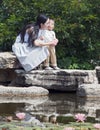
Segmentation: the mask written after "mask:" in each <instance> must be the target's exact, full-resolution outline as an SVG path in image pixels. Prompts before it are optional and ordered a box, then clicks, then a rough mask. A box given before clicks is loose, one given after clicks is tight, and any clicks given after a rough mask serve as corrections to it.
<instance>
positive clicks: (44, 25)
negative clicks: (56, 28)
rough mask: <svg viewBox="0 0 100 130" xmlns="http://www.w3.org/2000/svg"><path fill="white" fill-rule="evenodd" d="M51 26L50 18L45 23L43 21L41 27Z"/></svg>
mask: <svg viewBox="0 0 100 130" xmlns="http://www.w3.org/2000/svg"><path fill="white" fill-rule="evenodd" d="M48 26H49V19H47V21H46V22H45V23H44V24H43V23H41V29H48Z"/></svg>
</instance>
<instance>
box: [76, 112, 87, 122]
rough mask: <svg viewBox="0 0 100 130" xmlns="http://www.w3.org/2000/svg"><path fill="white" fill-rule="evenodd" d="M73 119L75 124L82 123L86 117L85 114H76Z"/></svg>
mask: <svg viewBox="0 0 100 130" xmlns="http://www.w3.org/2000/svg"><path fill="white" fill-rule="evenodd" d="M75 119H76V120H77V122H84V120H86V116H85V114H81V113H78V114H76V115H75Z"/></svg>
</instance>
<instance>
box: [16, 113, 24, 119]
mask: <svg viewBox="0 0 100 130" xmlns="http://www.w3.org/2000/svg"><path fill="white" fill-rule="evenodd" d="M16 116H17V118H18V119H19V120H23V119H24V118H25V113H23V112H22V113H17V114H16Z"/></svg>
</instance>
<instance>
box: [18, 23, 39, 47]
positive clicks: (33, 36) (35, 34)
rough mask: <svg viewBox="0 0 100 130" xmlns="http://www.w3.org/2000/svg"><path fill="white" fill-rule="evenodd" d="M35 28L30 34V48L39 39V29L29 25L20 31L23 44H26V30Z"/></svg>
mask: <svg viewBox="0 0 100 130" xmlns="http://www.w3.org/2000/svg"><path fill="white" fill-rule="evenodd" d="M31 27H33V30H32V31H31V32H30V33H28V35H29V38H28V44H29V46H33V44H34V41H35V40H36V39H37V38H38V29H37V27H36V26H35V25H34V24H28V25H26V26H24V27H23V29H22V30H21V31H20V37H21V41H20V42H21V43H24V38H25V34H26V30H27V29H29V28H31Z"/></svg>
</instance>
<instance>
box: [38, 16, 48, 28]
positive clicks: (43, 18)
mask: <svg viewBox="0 0 100 130" xmlns="http://www.w3.org/2000/svg"><path fill="white" fill-rule="evenodd" d="M48 18H49V17H47V16H46V15H45V14H40V15H38V16H37V21H36V25H37V26H39V28H41V23H42V24H44V23H45V22H46V21H47V20H48Z"/></svg>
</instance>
